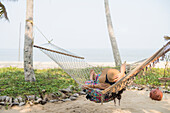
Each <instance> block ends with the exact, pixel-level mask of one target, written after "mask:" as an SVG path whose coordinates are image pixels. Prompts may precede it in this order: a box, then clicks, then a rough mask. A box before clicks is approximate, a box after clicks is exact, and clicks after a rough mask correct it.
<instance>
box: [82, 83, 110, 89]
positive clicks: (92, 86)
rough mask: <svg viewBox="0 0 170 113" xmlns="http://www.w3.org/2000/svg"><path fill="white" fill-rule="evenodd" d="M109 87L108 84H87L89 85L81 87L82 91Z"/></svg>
mask: <svg viewBox="0 0 170 113" xmlns="http://www.w3.org/2000/svg"><path fill="white" fill-rule="evenodd" d="M109 86H110V84H106V83H100V84H96V85H94V84H89V85H83V88H84V89H88V87H89V88H98V89H106V88H108V87H109Z"/></svg>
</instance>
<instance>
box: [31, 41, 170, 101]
mask: <svg viewBox="0 0 170 113" xmlns="http://www.w3.org/2000/svg"><path fill="white" fill-rule="evenodd" d="M34 47H36V48H39V49H40V50H41V51H42V52H43V53H45V54H46V55H47V56H49V57H50V58H51V59H52V60H53V61H55V62H56V63H57V64H58V65H59V66H60V67H61V68H62V69H63V70H64V71H65V72H67V73H68V74H69V75H70V76H71V77H72V78H73V79H74V80H75V81H76V82H77V83H78V84H79V85H83V84H84V83H85V81H87V80H88V79H89V72H90V70H91V69H94V70H95V72H96V73H98V72H101V70H102V68H101V67H93V66H91V65H89V64H88V63H86V62H85V59H84V57H81V56H77V55H76V54H74V53H71V52H69V51H67V50H64V49H62V48H60V47H57V46H56V45H54V44H51V43H47V44H44V45H42V46H36V45H34ZM169 50H170V41H169V42H168V43H167V44H166V45H164V46H163V47H162V48H161V49H159V50H158V51H157V52H156V53H155V54H153V55H152V56H151V57H149V58H148V59H146V60H145V61H143V62H142V63H141V64H140V65H138V66H137V67H136V68H134V69H133V70H132V71H130V72H129V73H128V74H127V75H126V76H125V77H123V78H122V79H120V80H119V81H117V82H116V83H115V84H113V85H112V86H110V87H108V88H107V89H105V90H99V89H92V88H88V91H87V93H88V94H90V97H88V98H90V100H92V101H95V102H101V103H102V104H103V102H108V101H111V100H115V98H118V99H119V100H120V99H121V93H123V91H124V89H125V88H126V86H127V85H129V84H130V83H132V81H133V78H134V77H135V76H136V75H137V74H138V73H139V72H140V71H141V70H143V69H144V68H145V67H147V66H148V65H151V63H154V64H155V63H157V62H158V61H159V58H160V57H161V56H164V55H165V53H167V52H168V51H169ZM87 96H89V95H87ZM106 97H107V98H106ZM96 98H97V100H94V99H96ZM119 102H120V101H119Z"/></svg>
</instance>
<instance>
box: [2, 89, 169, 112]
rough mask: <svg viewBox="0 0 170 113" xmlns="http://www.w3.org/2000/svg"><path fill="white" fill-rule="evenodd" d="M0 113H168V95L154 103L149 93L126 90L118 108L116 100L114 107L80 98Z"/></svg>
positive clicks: (16, 108)
mask: <svg viewBox="0 0 170 113" xmlns="http://www.w3.org/2000/svg"><path fill="white" fill-rule="evenodd" d="M3 109H4V108H3ZM0 113H170V94H164V95H163V99H162V101H154V100H151V99H150V98H149V91H144V90H142V91H137V90H126V91H125V92H124V93H123V95H122V99H121V104H120V106H119V105H118V100H117V103H116V106H115V105H114V102H113V101H111V102H107V103H104V104H103V105H101V104H100V103H94V102H91V101H89V100H86V98H85V96H80V97H78V99H77V100H75V101H69V102H56V103H47V104H45V105H33V106H30V105H25V106H22V107H18V106H14V107H12V108H11V109H9V110H0Z"/></svg>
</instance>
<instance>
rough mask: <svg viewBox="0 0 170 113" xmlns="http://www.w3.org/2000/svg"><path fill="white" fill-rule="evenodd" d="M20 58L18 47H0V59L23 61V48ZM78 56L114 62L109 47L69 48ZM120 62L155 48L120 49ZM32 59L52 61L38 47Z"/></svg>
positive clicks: (149, 54) (133, 59) (152, 50)
mask: <svg viewBox="0 0 170 113" xmlns="http://www.w3.org/2000/svg"><path fill="white" fill-rule="evenodd" d="M20 51H21V52H20V59H19V52H18V49H0V61H7V62H9V61H23V50H20ZM69 51H71V52H72V53H75V54H76V55H78V56H82V57H85V60H86V61H87V62H114V58H113V54H112V50H111V49H109V48H99V49H96V48H92V49H89V48H86V49H85V48H84V49H69ZM119 51H120V55H121V59H122V62H123V61H127V62H136V61H139V60H143V59H145V58H148V57H150V56H151V55H152V54H154V53H155V52H156V49H120V50H119ZM33 60H34V61H37V62H52V60H51V59H50V58H49V57H48V56H46V55H45V54H44V53H42V52H41V51H40V50H39V49H36V48H35V49H34V52H33Z"/></svg>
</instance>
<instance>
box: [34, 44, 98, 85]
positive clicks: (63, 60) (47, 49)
mask: <svg viewBox="0 0 170 113" xmlns="http://www.w3.org/2000/svg"><path fill="white" fill-rule="evenodd" d="M34 47H36V48H38V49H40V50H41V51H42V52H43V53H44V54H46V55H47V56H48V57H50V58H51V59H52V60H53V61H54V62H56V63H57V64H58V65H59V66H60V67H61V68H62V69H63V70H64V71H65V72H67V73H68V74H69V75H70V76H71V77H72V78H73V79H74V80H75V81H76V82H77V83H78V84H79V85H83V84H84V83H85V81H87V80H88V79H89V78H90V70H91V69H94V71H95V72H100V71H101V68H100V67H93V66H91V65H89V64H88V63H87V62H86V61H85V59H84V57H81V56H78V55H76V54H74V53H72V52H69V51H67V50H65V49H63V48H60V47H58V46H56V45H54V44H52V43H46V44H43V45H41V46H37V45H34Z"/></svg>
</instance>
